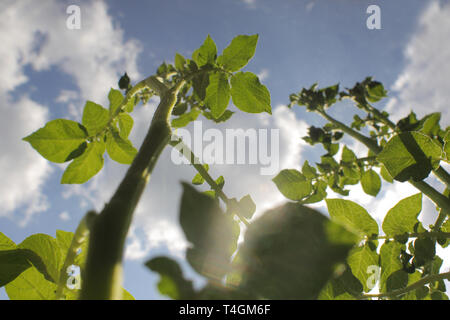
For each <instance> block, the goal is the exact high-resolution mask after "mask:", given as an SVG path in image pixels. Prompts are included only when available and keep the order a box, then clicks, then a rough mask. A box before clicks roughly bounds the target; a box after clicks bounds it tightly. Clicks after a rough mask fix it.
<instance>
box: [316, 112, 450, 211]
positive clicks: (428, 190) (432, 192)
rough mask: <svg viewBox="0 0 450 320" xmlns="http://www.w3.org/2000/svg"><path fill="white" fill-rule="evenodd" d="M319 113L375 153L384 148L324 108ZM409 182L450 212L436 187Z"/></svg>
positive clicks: (449, 201) (448, 203) (424, 183)
mask: <svg viewBox="0 0 450 320" xmlns="http://www.w3.org/2000/svg"><path fill="white" fill-rule="evenodd" d="M318 113H319V114H320V115H322V116H323V117H324V118H325V119H327V120H328V121H330V122H331V123H333V124H334V125H335V126H336V127H338V128H339V129H341V130H342V131H343V132H345V133H347V134H348V135H350V136H351V137H353V138H355V139H356V140H358V141H359V142H361V143H362V144H364V145H365V146H366V147H367V148H369V149H370V150H371V151H372V152H373V153H375V154H378V153H380V152H381V150H382V148H381V147H380V146H378V144H377V143H376V142H375V141H373V140H372V139H369V138H368V137H366V136H364V135H362V134H361V133H359V132H357V131H355V130H353V129H352V128H350V127H348V126H347V125H345V124H343V123H342V122H340V121H338V120H336V119H334V118H333V117H331V116H330V115H328V114H327V113H326V112H325V111H324V110H318ZM409 183H411V184H412V185H413V186H414V187H416V188H417V189H418V190H420V191H421V192H422V193H423V194H425V195H426V196H427V197H428V198H430V199H431V200H432V201H433V202H434V203H435V204H436V205H437V206H438V207H440V208H442V209H443V210H444V212H445V213H447V214H448V213H449V212H450V200H449V199H448V198H446V197H445V196H443V195H442V194H441V193H440V192H438V191H437V190H436V189H434V188H433V187H432V186H430V185H429V184H428V183H426V182H425V181H414V180H412V179H411V180H409Z"/></svg>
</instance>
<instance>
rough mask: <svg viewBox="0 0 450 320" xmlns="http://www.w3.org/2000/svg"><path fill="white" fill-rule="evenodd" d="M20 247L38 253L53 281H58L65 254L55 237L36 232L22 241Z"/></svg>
mask: <svg viewBox="0 0 450 320" xmlns="http://www.w3.org/2000/svg"><path fill="white" fill-rule="evenodd" d="M18 248H20V249H28V250H31V251H33V252H34V253H35V254H37V255H38V256H39V257H40V258H41V260H42V261H43V263H44V264H45V267H46V270H47V272H48V274H49V275H50V276H51V278H52V279H53V281H55V282H56V281H58V279H59V270H60V269H61V267H62V260H63V256H62V252H61V251H60V249H59V246H58V244H57V242H56V240H55V238H53V237H51V236H49V235H46V234H42V233H38V234H34V235H32V236H29V237H28V238H26V239H25V240H24V241H22V243H20V244H19V245H18Z"/></svg>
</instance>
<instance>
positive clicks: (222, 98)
mask: <svg viewBox="0 0 450 320" xmlns="http://www.w3.org/2000/svg"><path fill="white" fill-rule="evenodd" d="M230 97H231V90H230V84H229V83H228V77H227V75H226V74H225V73H223V72H216V73H212V74H211V75H210V76H209V85H208V87H207V88H206V97H205V105H206V106H207V107H208V108H209V109H210V110H211V113H212V115H213V117H214V118H215V119H219V118H220V117H221V116H222V114H223V113H224V112H225V110H226V108H227V107H228V103H229V101H230Z"/></svg>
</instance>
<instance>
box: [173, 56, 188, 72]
mask: <svg viewBox="0 0 450 320" xmlns="http://www.w3.org/2000/svg"><path fill="white" fill-rule="evenodd" d="M185 66H186V59H185V58H184V57H183V56H182V55H181V54H179V53H177V54H175V68H176V69H177V70H178V71H184V69H185Z"/></svg>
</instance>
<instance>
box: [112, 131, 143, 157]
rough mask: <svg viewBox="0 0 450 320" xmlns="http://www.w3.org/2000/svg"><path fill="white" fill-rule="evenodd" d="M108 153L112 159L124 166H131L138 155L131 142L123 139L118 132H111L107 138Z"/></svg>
mask: <svg viewBox="0 0 450 320" xmlns="http://www.w3.org/2000/svg"><path fill="white" fill-rule="evenodd" d="M106 151H107V152H108V155H109V156H110V157H111V159H113V160H114V161H117V162H119V163H122V164H131V163H132V162H133V160H134V157H135V156H136V154H137V150H136V148H135V147H133V145H132V144H131V142H130V140H128V139H123V138H122V137H121V136H120V135H119V134H118V133H117V131H116V130H111V131H110V132H108V134H107V136H106Z"/></svg>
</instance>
